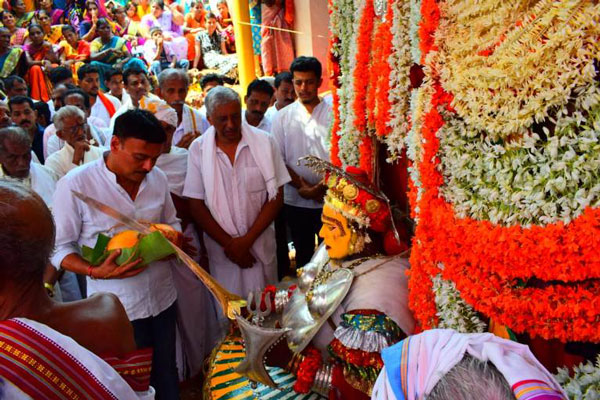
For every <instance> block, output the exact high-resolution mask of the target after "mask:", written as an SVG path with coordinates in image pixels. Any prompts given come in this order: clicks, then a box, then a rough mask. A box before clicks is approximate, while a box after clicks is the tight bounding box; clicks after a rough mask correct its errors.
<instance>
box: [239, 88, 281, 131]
mask: <svg viewBox="0 0 600 400" xmlns="http://www.w3.org/2000/svg"><path fill="white" fill-rule="evenodd" d="M273 92H274V90H273V87H272V86H271V85H270V84H269V83H268V82H267V81H264V80H262V79H255V80H253V81H252V82H250V84H249V85H248V90H247V91H246V97H244V102H245V103H246V109H245V110H244V112H243V121H244V123H246V124H250V125H252V126H254V127H255V128H258V129H262V130H263V131H265V132H269V133H271V120H270V119H269V118H267V117H266V115H265V113H266V112H267V109H268V108H269V105H270V104H271V98H272V97H273Z"/></svg>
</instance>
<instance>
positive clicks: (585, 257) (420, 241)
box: [409, 0, 600, 342]
mask: <svg viewBox="0 0 600 400" xmlns="http://www.w3.org/2000/svg"><path fill="white" fill-rule="evenodd" d="M421 11H422V15H423V20H422V23H421V30H420V32H419V34H420V38H421V49H422V50H423V54H422V59H425V57H427V55H428V52H429V51H431V50H432V49H434V48H435V46H434V41H433V33H434V32H435V29H436V26H437V24H438V23H439V10H438V9H437V4H436V2H435V1H433V0H424V1H423V3H422V9H421ZM451 101H452V96H451V95H450V94H448V93H446V92H444V91H443V90H442V88H441V86H440V85H439V84H435V91H434V93H433V95H432V99H431V106H432V108H431V110H430V111H429V112H428V113H426V114H425V116H424V119H423V126H422V130H421V133H422V142H423V143H422V152H423V154H422V157H421V160H417V164H418V165H417V167H418V171H419V176H420V180H421V185H422V188H423V193H422V196H421V198H420V200H419V203H418V218H419V224H418V225H417V229H416V235H415V241H414V247H413V250H412V254H411V271H410V283H409V285H410V286H409V287H410V306H411V308H412V310H413V311H414V313H415V316H416V317H417V319H418V320H419V322H420V324H421V327H422V328H425V329H427V328H433V327H435V326H436V325H437V316H436V312H437V310H436V306H435V298H434V295H433V293H432V281H431V278H432V277H434V276H437V275H440V274H441V277H442V278H443V279H445V280H449V281H452V282H454V284H455V285H456V288H457V290H458V291H459V292H460V295H461V297H462V298H463V299H464V300H465V301H466V302H468V303H469V304H470V305H472V306H473V307H474V308H475V309H476V310H477V311H479V312H481V313H483V314H484V315H485V316H487V317H490V318H491V319H493V320H495V321H496V322H498V323H500V324H503V325H506V326H508V327H509V328H511V329H512V330H513V331H515V332H517V333H523V332H526V333H528V334H529V335H531V336H533V337H535V336H539V337H542V338H545V339H559V340H561V341H589V342H600V331H599V330H598V329H597V326H596V325H597V321H598V320H599V319H600V285H599V284H598V278H599V277H600V274H599V272H598V271H600V255H599V254H598V251H597V249H598V248H600V235H598V234H597V233H598V229H599V227H600V209H597V208H596V209H594V208H587V209H586V210H585V211H584V213H583V214H582V215H580V216H579V217H577V218H575V219H574V220H572V221H571V222H570V223H569V224H564V223H563V222H557V223H553V224H548V225H546V226H543V227H542V226H532V227H530V228H524V227H522V226H519V225H516V226H510V227H504V226H499V225H494V224H492V223H490V222H489V221H477V220H473V219H471V218H457V217H456V215H455V213H454V210H453V207H452V205H451V204H449V203H447V202H446V201H445V200H444V199H443V198H442V197H441V196H440V195H439V188H440V185H442V184H443V176H442V173H441V171H440V169H439V164H440V160H439V157H438V152H439V139H438V137H437V136H436V135H437V133H438V131H439V129H440V128H441V127H442V126H443V125H444V120H443V118H442V115H441V114H440V110H441V109H442V108H443V107H446V109H447V110H449V111H450V112H452V110H451V109H450V108H449V106H448V105H449V104H450V103H451ZM450 117H451V116H450Z"/></svg>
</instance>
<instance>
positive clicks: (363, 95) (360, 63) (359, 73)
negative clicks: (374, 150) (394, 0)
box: [353, 0, 375, 133]
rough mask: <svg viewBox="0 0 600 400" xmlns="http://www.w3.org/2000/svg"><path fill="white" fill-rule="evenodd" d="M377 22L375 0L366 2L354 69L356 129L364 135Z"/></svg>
mask: <svg viewBox="0 0 600 400" xmlns="http://www.w3.org/2000/svg"><path fill="white" fill-rule="evenodd" d="M374 20H375V9H374V7H373V0H366V3H365V8H364V10H363V13H362V16H361V21H360V24H359V26H360V29H359V31H358V36H357V38H356V40H357V51H356V68H355V69H354V73H353V74H354V128H356V130H357V131H358V132H361V133H364V132H365V131H366V129H367V119H366V117H367V114H366V106H367V101H366V100H367V89H368V86H369V81H368V78H369V67H370V65H371V44H372V34H373V27H374V24H375V23H374Z"/></svg>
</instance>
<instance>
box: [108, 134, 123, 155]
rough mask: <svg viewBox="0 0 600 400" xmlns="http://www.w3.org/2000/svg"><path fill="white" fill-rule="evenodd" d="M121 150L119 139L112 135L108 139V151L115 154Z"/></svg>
mask: <svg viewBox="0 0 600 400" xmlns="http://www.w3.org/2000/svg"><path fill="white" fill-rule="evenodd" d="M120 148H121V139H119V137H118V136H115V135H113V136H112V137H111V138H110V151H111V153H112V152H115V151H117V150H119V149H120Z"/></svg>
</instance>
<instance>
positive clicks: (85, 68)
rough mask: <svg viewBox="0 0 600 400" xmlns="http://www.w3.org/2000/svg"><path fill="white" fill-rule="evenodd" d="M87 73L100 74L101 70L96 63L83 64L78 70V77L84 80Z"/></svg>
mask: <svg viewBox="0 0 600 400" xmlns="http://www.w3.org/2000/svg"><path fill="white" fill-rule="evenodd" d="M87 74H98V75H100V70H99V69H98V67H96V66H95V65H90V64H83V65H82V66H81V67H79V69H78V70H77V78H79V80H80V81H82V80H83V79H84V78H85V76H86V75H87Z"/></svg>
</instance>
